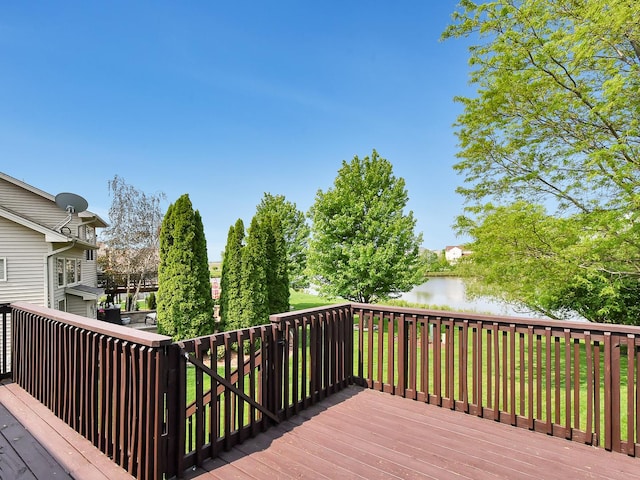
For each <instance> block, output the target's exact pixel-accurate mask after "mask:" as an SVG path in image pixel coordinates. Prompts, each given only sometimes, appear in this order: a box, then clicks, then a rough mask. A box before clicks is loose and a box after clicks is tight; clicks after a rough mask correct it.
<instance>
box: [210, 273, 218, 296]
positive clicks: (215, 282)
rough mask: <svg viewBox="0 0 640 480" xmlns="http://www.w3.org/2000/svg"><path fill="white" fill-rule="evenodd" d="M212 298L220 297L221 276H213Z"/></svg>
mask: <svg viewBox="0 0 640 480" xmlns="http://www.w3.org/2000/svg"><path fill="white" fill-rule="evenodd" d="M211 298H213V299H214V300H218V299H220V278H217V277H211Z"/></svg>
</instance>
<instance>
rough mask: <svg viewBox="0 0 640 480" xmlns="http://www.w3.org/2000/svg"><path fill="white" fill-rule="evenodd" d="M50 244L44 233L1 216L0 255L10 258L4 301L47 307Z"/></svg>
mask: <svg viewBox="0 0 640 480" xmlns="http://www.w3.org/2000/svg"><path fill="white" fill-rule="evenodd" d="M47 249H48V244H47V243H45V241H44V235H42V234H40V233H37V232H34V231H33V230H31V229H29V228H26V227H23V226H21V225H17V224H15V223H13V222H11V221H9V220H6V219H4V218H1V217H0V256H2V257H5V258H6V259H7V281H6V282H0V302H1V303H6V302H8V303H10V302H16V301H21V302H30V303H34V304H36V305H41V306H46V299H45V286H44V271H45V266H44V265H45V254H46V253H47Z"/></svg>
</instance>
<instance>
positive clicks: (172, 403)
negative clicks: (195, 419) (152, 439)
mask: <svg viewBox="0 0 640 480" xmlns="http://www.w3.org/2000/svg"><path fill="white" fill-rule="evenodd" d="M165 359H166V364H167V366H166V370H165V372H166V373H165V388H166V392H167V397H166V404H165V409H166V423H165V425H164V432H163V437H164V439H163V440H164V443H163V449H162V454H161V461H162V468H161V470H162V471H163V473H164V476H165V477H166V478H171V477H173V476H176V475H177V476H179V477H182V474H183V471H184V469H183V468H180V467H181V463H182V462H181V458H182V456H183V455H182V453H181V450H180V448H179V438H180V423H181V420H180V419H181V417H183V415H181V410H180V402H179V397H180V391H181V390H182V389H181V388H179V382H178V378H179V374H178V372H179V367H180V349H179V348H178V347H177V345H176V344H171V345H168V346H166V347H165ZM182 423H183V424H184V418H182ZM183 429H184V428H183ZM183 447H184V446H183ZM183 450H184V448H183Z"/></svg>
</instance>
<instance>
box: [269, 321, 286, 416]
mask: <svg viewBox="0 0 640 480" xmlns="http://www.w3.org/2000/svg"><path fill="white" fill-rule="evenodd" d="M270 320H271V332H272V341H271V342H270V346H269V358H268V359H269V360H270V364H269V369H268V370H269V376H268V383H267V385H266V386H265V388H266V390H267V392H271V394H270V395H269V400H270V402H269V403H268V404H267V408H268V409H269V411H270V412H272V413H273V414H274V415H277V416H278V417H280V410H281V408H282V403H283V395H282V388H283V385H282V376H283V371H282V366H283V355H284V345H285V339H284V331H285V329H284V328H283V325H282V322H284V320H281V319H279V318H273V317H272V318H270Z"/></svg>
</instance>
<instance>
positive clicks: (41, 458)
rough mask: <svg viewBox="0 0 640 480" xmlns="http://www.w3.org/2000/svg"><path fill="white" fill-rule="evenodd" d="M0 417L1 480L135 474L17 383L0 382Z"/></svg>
mask: <svg viewBox="0 0 640 480" xmlns="http://www.w3.org/2000/svg"><path fill="white" fill-rule="evenodd" d="M3 410H4V411H6V412H7V414H6V415H4V416H2V412H3ZM0 421H1V422H2V425H0V427H2V438H0V442H5V443H0V479H1V480H17V479H25V480H26V479H38V480H45V479H46V480H50V479H70V478H74V479H78V480H81V479H82V480H84V479H88V480H89V479H90V480H94V479H95V480H125V479H126V480H131V479H132V478H133V477H132V476H131V475H129V474H128V473H127V472H125V471H124V470H123V469H122V468H120V467H119V466H118V465H116V464H115V463H113V462H112V461H111V460H110V459H109V458H108V457H107V456H105V455H104V454H102V453H101V452H100V451H99V450H98V449H97V448H95V447H94V446H93V445H92V444H91V442H89V441H88V440H87V439H85V438H84V437H82V436H81V435H80V434H78V433H76V432H75V431H74V430H73V429H71V427H69V426H68V425H67V424H65V423H64V422H63V421H62V420H60V419H59V418H57V417H56V416H55V415H54V414H53V413H52V412H51V411H50V410H49V409H47V408H46V407H45V406H44V405H42V404H41V403H40V402H38V401H37V400H36V399H35V398H33V397H32V396H31V395H29V394H28V393H27V392H25V391H24V390H23V389H22V388H20V387H19V386H18V385H17V384H15V383H8V384H4V385H0ZM14 421H17V422H14ZM4 422H7V423H4ZM12 422H13V423H12Z"/></svg>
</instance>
